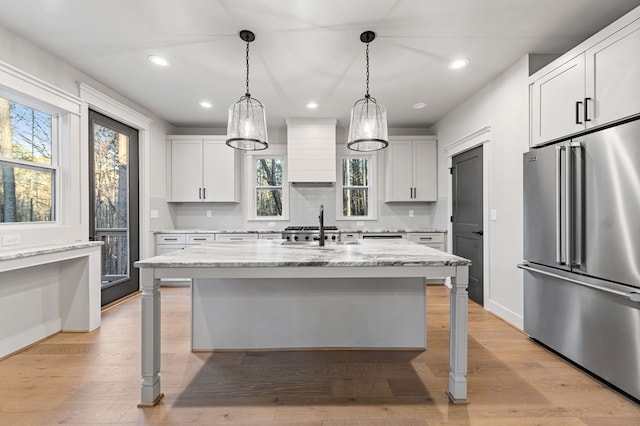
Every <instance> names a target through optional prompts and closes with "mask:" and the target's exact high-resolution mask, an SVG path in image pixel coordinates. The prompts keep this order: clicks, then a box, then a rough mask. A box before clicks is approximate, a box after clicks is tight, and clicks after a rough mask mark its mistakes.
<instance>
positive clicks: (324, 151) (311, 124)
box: [287, 118, 336, 183]
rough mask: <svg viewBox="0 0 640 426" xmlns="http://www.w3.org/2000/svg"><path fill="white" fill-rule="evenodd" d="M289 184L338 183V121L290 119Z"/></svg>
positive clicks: (288, 146)
mask: <svg viewBox="0 0 640 426" xmlns="http://www.w3.org/2000/svg"><path fill="white" fill-rule="evenodd" d="M287 164H288V172H287V173H288V180H289V182H292V183H296V182H312V183H315V182H335V181H336V120H335V119H297V118H296V119H291V118H290V119H287Z"/></svg>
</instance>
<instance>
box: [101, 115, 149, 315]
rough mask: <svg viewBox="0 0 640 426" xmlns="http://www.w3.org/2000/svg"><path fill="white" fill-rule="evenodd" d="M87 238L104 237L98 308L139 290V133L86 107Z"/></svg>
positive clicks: (102, 239)
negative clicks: (87, 121)
mask: <svg viewBox="0 0 640 426" xmlns="http://www.w3.org/2000/svg"><path fill="white" fill-rule="evenodd" d="M89 141H90V143H89V151H90V152H89V155H90V161H89V167H90V170H89V180H90V181H89V188H90V192H91V194H90V200H91V208H90V221H89V222H90V224H89V225H90V228H89V229H90V238H91V239H92V240H95V241H103V242H104V245H103V247H102V306H104V305H107V304H109V303H111V302H113V301H115V300H118V299H120V298H122V297H124V296H126V295H128V294H131V293H133V292H135V291H137V290H138V288H139V279H138V270H137V269H136V268H134V267H133V263H134V262H135V261H137V260H138V255H139V237H138V234H139V232H138V223H139V215H138V131H137V130H136V129H133V128H131V127H129V126H127V125H125V124H122V123H120V122H118V121H115V120H113V119H111V118H109V117H106V116H104V115H102V114H99V113H97V112H95V111H89Z"/></svg>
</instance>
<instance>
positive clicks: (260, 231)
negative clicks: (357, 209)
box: [153, 228, 447, 234]
mask: <svg viewBox="0 0 640 426" xmlns="http://www.w3.org/2000/svg"><path fill="white" fill-rule="evenodd" d="M338 231H339V232H346V233H358V232H359V233H363V234H365V233H372V234H382V233H400V232H442V233H446V232H447V231H446V230H444V231H443V230H441V229H433V228H414V229H413V228H412V229H399V228H396V229H338ZM281 232H282V230H281V229H280V230H278V229H258V230H256V229H253V230H246V229H161V230H157V231H153V233H154V234H280V233H281Z"/></svg>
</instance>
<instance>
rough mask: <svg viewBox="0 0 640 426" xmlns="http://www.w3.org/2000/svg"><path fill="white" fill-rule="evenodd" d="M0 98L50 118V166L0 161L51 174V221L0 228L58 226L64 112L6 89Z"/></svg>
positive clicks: (2, 158)
mask: <svg viewBox="0 0 640 426" xmlns="http://www.w3.org/2000/svg"><path fill="white" fill-rule="evenodd" d="M1 89H5V90H0V97H2V98H3V99H5V100H8V101H9V102H15V103H18V104H20V105H23V106H25V107H28V108H31V109H33V110H36V111H38V112H42V113H45V114H48V115H50V116H51V164H44V163H37V162H32V161H25V160H18V159H15V158H8V157H0V161H1V162H4V163H8V164H11V165H13V166H14V167H18V168H23V169H31V170H36V171H42V172H48V173H52V175H53V176H52V179H51V204H52V206H51V215H52V220H47V221H22V222H0V226H2V227H10V226H13V227H22V226H25V225H43V224H44V225H59V224H61V211H60V205H61V203H60V195H59V194H60V193H61V192H60V185H61V183H60V174H61V166H60V153H59V147H60V140H61V139H62V133H61V132H62V129H63V128H64V126H65V124H64V123H65V122H64V121H63V115H64V112H63V111H60V110H59V109H58V108H55V107H53V106H51V105H48V104H46V103H43V102H41V101H39V100H37V99H31V98H29V97H28V96H24V95H20V94H17V93H15V92H13V91H11V90H7V88H6V87H5V88H1Z"/></svg>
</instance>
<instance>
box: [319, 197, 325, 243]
mask: <svg viewBox="0 0 640 426" xmlns="http://www.w3.org/2000/svg"><path fill="white" fill-rule="evenodd" d="M318 219H319V220H320V240H319V241H318V245H319V246H320V247H324V206H323V205H322V204H320V216H318Z"/></svg>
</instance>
